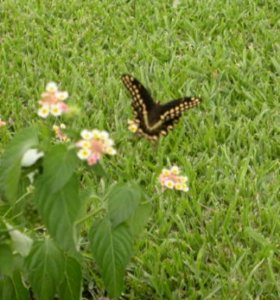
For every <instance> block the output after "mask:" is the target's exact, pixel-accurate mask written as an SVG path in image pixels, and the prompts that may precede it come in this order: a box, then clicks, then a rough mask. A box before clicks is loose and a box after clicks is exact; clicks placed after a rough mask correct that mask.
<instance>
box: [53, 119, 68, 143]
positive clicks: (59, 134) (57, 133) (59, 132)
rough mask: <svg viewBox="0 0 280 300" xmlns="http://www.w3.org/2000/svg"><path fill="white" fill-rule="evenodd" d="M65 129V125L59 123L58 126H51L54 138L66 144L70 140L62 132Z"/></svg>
mask: <svg viewBox="0 0 280 300" xmlns="http://www.w3.org/2000/svg"><path fill="white" fill-rule="evenodd" d="M65 128H66V126H65V124H63V123H61V124H60V125H59V126H58V125H53V131H54V133H55V137H56V138H57V139H58V140H59V141H61V142H68V141H69V140H70V139H69V137H68V136H67V134H66V133H65V132H63V130H64V129H65Z"/></svg>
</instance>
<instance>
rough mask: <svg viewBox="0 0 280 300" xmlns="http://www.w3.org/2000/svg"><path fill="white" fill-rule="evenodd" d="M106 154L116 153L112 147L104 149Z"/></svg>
mask: <svg viewBox="0 0 280 300" xmlns="http://www.w3.org/2000/svg"><path fill="white" fill-rule="evenodd" d="M106 153H107V154H109V155H116V154H117V151H116V149H114V148H113V147H108V148H107V149H106Z"/></svg>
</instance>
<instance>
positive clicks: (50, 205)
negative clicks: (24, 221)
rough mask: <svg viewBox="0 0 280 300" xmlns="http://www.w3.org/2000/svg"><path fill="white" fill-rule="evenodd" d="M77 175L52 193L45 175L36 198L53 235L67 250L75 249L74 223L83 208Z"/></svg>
mask: <svg viewBox="0 0 280 300" xmlns="http://www.w3.org/2000/svg"><path fill="white" fill-rule="evenodd" d="M78 188H79V182H78V179H77V177H76V175H74V176H72V178H70V180H69V181H68V182H67V184H66V185H64V187H63V188H62V189H60V190H59V191H58V192H56V193H50V192H49V190H48V187H47V186H46V185H45V181H44V176H43V177H42V178H41V179H40V180H39V181H38V183H37V186H36V190H37V192H36V195H35V197H34V200H35V202H36V204H37V207H38V210H39V212H40V215H41V216H42V219H43V222H44V224H45V225H46V227H47V228H48V230H49V232H50V234H51V236H52V237H53V238H54V239H55V240H56V241H57V243H58V244H59V245H60V246H61V247H62V248H63V249H65V250H75V249H76V247H75V231H74V223H75V221H76V219H77V217H78V214H79V211H80V209H81V205H82V204H81V201H80V198H79V190H78Z"/></svg>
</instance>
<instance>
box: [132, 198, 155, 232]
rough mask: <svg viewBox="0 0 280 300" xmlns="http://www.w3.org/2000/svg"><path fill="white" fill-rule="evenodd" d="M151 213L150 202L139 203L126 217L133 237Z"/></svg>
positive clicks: (141, 228)
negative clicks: (128, 216)
mask: <svg viewBox="0 0 280 300" xmlns="http://www.w3.org/2000/svg"><path fill="white" fill-rule="evenodd" d="M150 213H151V204H150V203H144V204H140V205H139V206H138V207H137V209H136V210H135V212H134V214H133V215H131V217H130V218H129V219H128V225H129V228H130V231H131V233H132V235H133V237H136V236H138V235H139V234H140V233H141V231H142V230H143V228H144V227H145V225H146V223H147V221H148V219H149V217H150Z"/></svg>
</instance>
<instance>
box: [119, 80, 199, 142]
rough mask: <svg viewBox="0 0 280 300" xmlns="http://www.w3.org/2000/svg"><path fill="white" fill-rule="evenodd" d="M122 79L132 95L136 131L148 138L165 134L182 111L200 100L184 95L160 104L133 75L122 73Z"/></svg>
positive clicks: (195, 104)
mask: <svg viewBox="0 0 280 300" xmlns="http://www.w3.org/2000/svg"><path fill="white" fill-rule="evenodd" d="M122 81H123V83H124V85H125V86H126V88H127V89H128V91H129V92H130V94H131V96H132V108H133V111H134V114H135V117H136V119H135V121H134V122H135V123H136V124H137V126H138V129H137V133H139V134H140V135H142V136H144V137H145V138H148V139H150V140H157V139H158V138H159V137H160V136H164V135H167V133H168V131H169V130H170V129H172V128H173V125H174V124H176V123H177V122H178V120H179V119H180V117H181V116H182V114H183V112H184V111H186V110H188V109H190V108H192V107H194V106H197V105H198V104H200V102H201V101H202V100H201V99H200V98H198V97H184V98H181V99H177V100H173V101H170V102H168V103H166V104H163V105H161V104H159V103H158V102H155V101H154V100H153V98H152V97H151V95H150V93H149V92H148V91H147V90H146V88H145V87H144V86H143V85H142V84H141V83H140V82H139V81H138V80H137V79H136V78H134V77H133V76H131V75H127V74H124V75H122Z"/></svg>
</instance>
